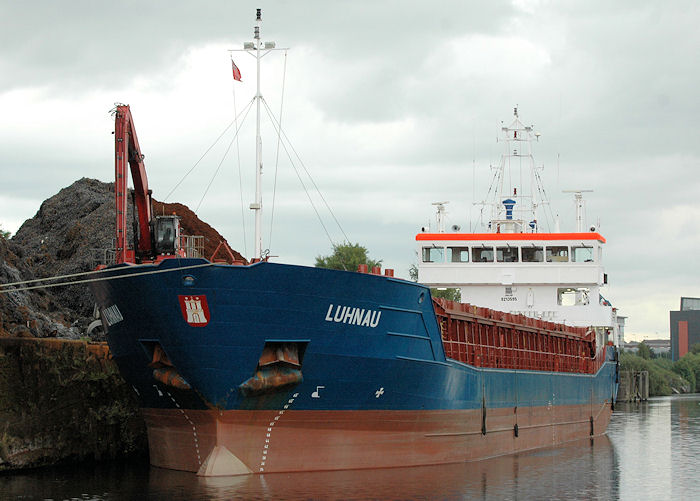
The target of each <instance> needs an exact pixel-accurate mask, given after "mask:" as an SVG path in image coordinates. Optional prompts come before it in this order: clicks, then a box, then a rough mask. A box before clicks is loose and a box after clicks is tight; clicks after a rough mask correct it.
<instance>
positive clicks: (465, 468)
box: [0, 394, 700, 501]
mask: <svg viewBox="0 0 700 501" xmlns="http://www.w3.org/2000/svg"><path fill="white" fill-rule="evenodd" d="M698 460H700V394H693V395H683V396H674V397H662V398H654V399H651V400H649V402H644V403H639V404H618V406H617V409H616V410H615V413H614V414H613V418H612V421H611V422H610V426H609V428H608V434H607V436H603V437H599V438H596V439H594V440H590V439H589V440H584V441H581V442H577V443H572V444H568V445H566V446H562V447H556V448H550V449H541V450H538V451H532V452H528V453H522V454H517V455H513V456H506V457H499V458H493V459H490V460H486V461H479V462H473V463H462V464H455V465H447V466H429V467H419V468H393V469H383V470H356V471H341V472H317V473H293V474H283V473H278V474H267V475H251V476H244V477H228V478H214V479H211V478H207V479H205V478H198V477H196V476H195V475H194V474H191V473H182V472H174V471H168V470H162V469H158V468H151V467H150V466H149V465H148V461H147V459H146V458H141V459H134V460H131V461H128V462H122V463H109V464H98V465H91V464H81V465H78V466H70V467H61V468H46V469H41V470H35V471H30V472H24V473H19V474H17V473H15V474H4V475H2V476H0V499H2V500H9V499H22V500H30V499H31V500H34V499H52V500H59V499H71V500H121V499H127V500H131V499H133V500H138V499H154V500H167V501H176V500H210V499H211V500H215V499H245V500H268V499H270V500H283V499H348V500H353V499H358V500H359V499H445V500H452V499H499V500H500V499H567V500H569V499H605V500H607V499H630V500H638V499H654V500H659V499H700V481H699V479H698V472H700V468H698Z"/></svg>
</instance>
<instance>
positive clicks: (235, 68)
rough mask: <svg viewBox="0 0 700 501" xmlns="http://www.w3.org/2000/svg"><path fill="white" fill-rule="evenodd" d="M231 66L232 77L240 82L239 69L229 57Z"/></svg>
mask: <svg viewBox="0 0 700 501" xmlns="http://www.w3.org/2000/svg"><path fill="white" fill-rule="evenodd" d="M231 67H232V69H233V79H234V80H238V81H239V82H241V70H239V69H238V66H236V63H234V62H233V59H231Z"/></svg>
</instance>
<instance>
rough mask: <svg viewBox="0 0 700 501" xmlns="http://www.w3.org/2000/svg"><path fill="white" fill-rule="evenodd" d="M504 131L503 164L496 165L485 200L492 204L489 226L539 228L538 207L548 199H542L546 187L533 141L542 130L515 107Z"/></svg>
mask: <svg viewBox="0 0 700 501" xmlns="http://www.w3.org/2000/svg"><path fill="white" fill-rule="evenodd" d="M501 133H502V137H501V138H500V139H499V142H503V143H504V152H503V154H502V155H501V161H500V163H499V165H498V166H497V167H495V168H494V177H493V182H492V189H491V190H490V193H489V197H488V199H487V200H484V201H483V202H481V204H482V205H484V206H490V208H491V219H490V222H489V227H488V230H489V231H491V232H495V233H533V232H537V231H538V230H539V223H538V221H537V209H538V208H539V207H540V206H541V205H543V204H547V203H548V201H547V200H541V199H540V198H541V196H542V195H543V194H544V190H543V189H541V181H540V180H539V174H538V172H537V170H538V167H537V166H536V165H535V160H534V157H533V154H532V141H533V140H534V141H537V140H539V136H540V134H539V133H537V132H535V131H534V127H533V126H532V125H525V124H523V122H522V121H521V120H520V117H519V116H518V108H517V107H515V108H514V109H513V120H512V122H511V124H510V125H508V126H505V125H504V126H503V127H501Z"/></svg>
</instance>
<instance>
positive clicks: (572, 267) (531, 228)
mask: <svg viewBox="0 0 700 501" xmlns="http://www.w3.org/2000/svg"><path fill="white" fill-rule="evenodd" d="M502 132H503V142H504V143H505V151H504V153H503V155H502V157H501V162H500V165H499V166H498V167H496V168H495V172H494V181H493V183H492V184H491V187H492V190H490V191H491V194H490V195H491V198H490V200H487V201H485V202H483V205H484V206H486V207H489V208H490V212H491V216H490V220H489V222H488V224H487V225H486V227H485V231H483V232H481V233H459V232H456V231H453V232H450V231H446V230H445V225H444V224H441V223H442V220H443V216H444V204H445V202H442V203H440V204H439V205H438V214H437V216H438V221H439V222H438V225H437V231H435V232H430V230H428V229H425V228H424V231H422V232H421V233H418V234H417V235H416V241H417V243H418V256H419V264H418V281H419V282H421V283H423V284H425V285H428V286H430V287H437V288H458V289H459V290H460V292H461V298H462V301H463V302H468V303H471V304H474V305H476V306H482V307H487V308H492V309H495V310H500V311H506V312H510V313H520V314H522V315H526V316H528V317H534V318H539V319H542V320H548V321H552V322H558V323H565V324H567V325H573V326H580V327H594V328H596V331H597V332H598V334H599V336H600V338H599V341H600V342H603V341H604V340H605V338H606V337H607V336H610V337H609V338H610V339H611V340H613V341H614V342H615V344H619V339H617V338H618V337H619V336H617V334H616V333H617V332H618V326H617V321H616V311H615V310H614V309H613V307H612V306H611V305H610V303H609V302H607V301H606V300H605V299H604V298H603V296H602V295H601V287H603V286H604V285H605V284H606V283H607V275H606V274H605V272H604V268H603V244H605V238H603V236H602V235H601V234H600V233H598V232H597V230H596V228H595V227H589V228H588V230H589V231H582V230H583V228H582V226H583V221H582V218H583V217H584V216H583V200H582V195H581V193H582V191H583V190H581V191H577V192H575V201H576V204H577V211H576V213H577V231H576V232H572V233H562V232H560V231H558V229H557V231H555V232H542V231H540V225H539V224H538V212H540V211H541V208H542V206H543V205H545V204H546V203H547V201H546V199H545V198H544V190H543V189H542V187H541V183H540V180H539V174H538V169H537V168H536V167H535V164H534V160H533V156H532V151H531V142H532V140H533V139H534V138H536V137H538V136H539V134H537V135H536V134H535V133H534V132H533V129H532V127H531V126H525V125H523V123H522V122H521V121H520V119H519V117H518V113H517V108H516V110H515V117H514V119H513V122H512V123H511V124H510V125H509V126H508V127H503V128H502Z"/></svg>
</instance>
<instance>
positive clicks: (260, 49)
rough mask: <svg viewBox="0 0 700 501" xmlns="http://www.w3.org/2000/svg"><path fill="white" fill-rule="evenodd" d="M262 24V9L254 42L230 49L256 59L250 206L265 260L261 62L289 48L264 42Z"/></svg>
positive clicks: (257, 251)
mask: <svg viewBox="0 0 700 501" xmlns="http://www.w3.org/2000/svg"><path fill="white" fill-rule="evenodd" d="M261 24H262V9H256V17H255V28H254V32H253V41H252V42H245V43H244V44H243V49H230V52H239V51H242V52H247V53H248V54H250V55H252V56H253V57H254V58H255V65H256V75H255V78H256V82H255V97H254V99H255V109H256V119H255V202H253V203H252V204H250V209H251V210H254V211H255V256H254V257H255V259H258V260H260V259H262V258H263V244H262V207H263V203H262V169H263V162H262V138H261V136H260V107H261V104H262V100H263V96H262V92H260V60H261V59H262V58H263V57H265V56H266V55H267V54H268V53H269V52H270V51H273V50H284V51H287V50H289V49H287V48H276V44H275V42H263V41H262V40H261V38H260V25H261Z"/></svg>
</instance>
